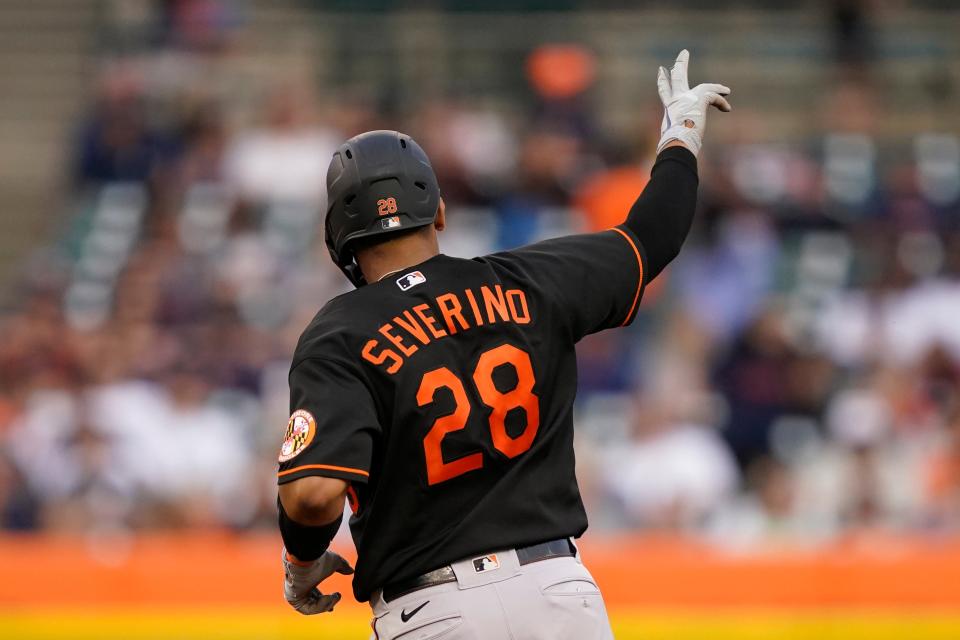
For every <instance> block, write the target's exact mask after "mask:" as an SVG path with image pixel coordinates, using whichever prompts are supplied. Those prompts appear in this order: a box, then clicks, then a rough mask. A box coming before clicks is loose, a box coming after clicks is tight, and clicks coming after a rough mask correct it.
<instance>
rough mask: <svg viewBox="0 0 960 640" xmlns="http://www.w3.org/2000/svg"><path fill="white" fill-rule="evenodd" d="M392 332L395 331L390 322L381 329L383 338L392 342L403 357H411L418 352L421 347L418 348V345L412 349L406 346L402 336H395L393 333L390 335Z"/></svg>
mask: <svg viewBox="0 0 960 640" xmlns="http://www.w3.org/2000/svg"><path fill="white" fill-rule="evenodd" d="M392 330H393V325H392V324H390V323H389V322H388V323H387V324H385V325H383V326H382V327H380V333H381V334H383V337H384V338H386V339H387V340H389V341H390V342H392V343H393V344H394V346H396V347H397V349H400V351H401V352H402V353H403V355H405V356H407V357H409V356H412V355H413V354H414V353H416V352H417V349H418V348H419V347H417V346H416V345H414V346H412V347H407V346H405V345H404V344H403V339H402V338H401V337H400V336H395V335H393V334H392V333H390V332H391V331H392Z"/></svg>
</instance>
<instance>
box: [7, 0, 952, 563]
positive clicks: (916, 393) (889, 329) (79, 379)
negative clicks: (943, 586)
mask: <svg viewBox="0 0 960 640" xmlns="http://www.w3.org/2000/svg"><path fill="white" fill-rule="evenodd" d="M114 4H115V5H116V7H118V8H117V9H116V12H117V15H115V16H113V21H114V28H113V31H112V32H111V39H110V45H109V47H108V53H109V55H106V56H104V63H103V71H102V73H100V75H99V78H98V80H97V85H96V87H95V88H94V89H93V90H92V93H93V94H95V95H94V97H93V99H92V100H91V103H90V105H89V109H88V110H87V111H86V113H84V114H82V116H80V117H78V121H77V123H76V124H77V126H76V131H77V135H76V136H75V139H74V140H73V141H72V143H71V145H72V146H70V148H69V149H68V150H67V151H66V152H67V153H69V154H71V158H72V175H71V182H70V184H69V185H67V186H65V189H68V195H69V201H70V203H71V211H70V214H69V215H68V216H66V222H65V223H64V225H63V226H62V228H61V233H60V234H59V236H58V237H57V238H55V239H54V240H55V243H54V245H53V246H51V247H48V248H44V249H40V250H37V251H36V252H34V255H33V257H32V258H31V259H30V261H29V262H28V264H26V265H25V266H24V268H23V269H22V272H21V273H22V275H21V277H20V279H19V281H18V282H17V283H16V286H17V290H16V293H15V295H13V296H11V298H12V299H13V301H14V302H13V304H11V305H9V306H8V307H7V308H6V309H5V310H4V311H3V313H2V315H0V331H2V335H3V339H2V341H0V443H2V444H0V526H2V527H3V528H5V529H8V530H36V529H47V530H68V531H93V532H96V531H115V530H126V529H132V530H139V529H152V528H177V527H227V528H231V529H238V530H245V529H249V528H255V527H269V526H273V518H274V516H273V513H274V499H275V480H274V478H275V470H276V467H275V456H276V452H277V450H278V447H279V444H280V440H281V437H282V432H283V428H284V426H285V424H286V420H287V413H288V412H287V384H286V374H287V369H288V366H289V358H290V355H291V353H292V350H293V346H294V344H295V342H296V339H297V337H298V335H299V332H300V331H301V330H302V329H303V327H304V326H306V324H307V322H308V321H309V319H310V318H311V317H312V315H313V314H314V313H315V312H316V310H317V309H318V308H319V307H320V306H321V305H322V304H323V303H324V302H325V301H326V300H327V299H328V298H329V297H331V296H333V295H336V294H339V293H341V292H344V291H346V290H347V289H348V285H347V283H346V281H345V280H344V279H343V278H342V277H341V275H340V274H339V272H338V271H337V270H336V269H335V268H334V267H333V265H332V264H331V263H330V261H329V259H328V257H327V255H326V250H325V248H324V247H323V244H322V239H321V232H322V228H321V227H322V225H321V224H320V223H321V222H322V215H323V210H324V197H325V196H324V177H325V172H326V165H327V162H328V159H329V157H330V155H331V152H332V151H333V149H334V148H335V147H336V146H337V145H338V144H339V142H340V141H341V140H343V139H344V138H346V137H348V136H351V135H354V134H355V133H358V132H360V131H363V130H368V129H374V128H396V129H401V130H404V131H406V132H409V133H410V134H411V135H413V136H414V137H415V138H417V139H418V140H419V141H420V143H421V144H422V145H423V146H424V148H425V149H426V150H427V152H428V153H429V154H430V156H431V158H432V159H433V162H434V167H435V169H436V171H437V173H438V176H439V179H440V184H441V189H442V192H443V195H444V197H445V199H446V202H447V205H448V215H449V218H450V228H449V230H448V231H446V232H445V233H444V234H443V235H444V238H443V243H444V244H443V246H444V250H445V252H447V253H452V254H456V255H468V254H473V255H476V254H482V253H486V252H489V251H492V250H496V249H500V248H505V247H512V246H517V245H520V244H523V243H526V242H529V241H532V240H535V239H538V238H542V237H547V236H551V235H559V234H562V233H568V232H575V231H581V230H594V229H602V228H606V227H608V226H610V225H612V224H615V223H617V222H618V221H619V220H620V219H621V218H622V217H623V216H624V215H625V213H626V210H627V208H628V207H629V205H630V204H631V203H632V201H633V199H634V197H635V196H636V194H637V193H638V192H639V190H640V189H641V188H642V186H643V184H644V181H645V176H646V175H647V173H648V171H649V167H650V164H651V161H652V157H651V153H652V149H653V145H654V143H655V136H656V135H657V133H658V131H659V127H658V125H659V117H660V110H659V105H658V103H657V102H656V92H655V91H654V84H653V74H652V73H651V72H650V70H649V69H638V70H637V82H641V83H642V82H647V81H648V80H649V82H648V84H649V91H648V94H649V101H648V103H647V104H643V105H639V106H638V108H637V116H636V123H635V126H633V127H631V128H630V130H625V131H619V132H618V134H617V135H610V134H609V133H608V131H607V130H605V128H604V127H603V126H601V123H599V122H598V121H597V115H596V112H595V110H594V109H593V102H592V101H591V100H589V99H585V98H584V96H588V95H589V92H590V86H591V83H592V81H593V78H594V76H595V74H596V67H597V65H598V64H599V63H600V62H599V61H598V60H597V59H596V58H595V57H594V56H593V54H591V52H590V51H589V49H588V48H582V47H578V46H573V45H554V46H541V47H539V48H537V49H535V50H533V51H532V52H531V55H530V57H529V58H528V59H527V61H526V67H525V77H526V79H527V81H528V83H529V86H528V87H526V88H525V93H522V95H518V96H516V100H515V105H514V108H513V109H512V110H506V111H505V110H500V109H496V108H489V107H487V106H486V105H485V103H483V102H477V103H474V102H471V101H470V100H466V99H463V98H462V97H448V98H444V99H430V100H425V101H423V103H422V104H419V105H416V106H414V107H413V108H410V109H406V108H405V109H402V110H396V109H392V108H391V107H390V105H389V104H385V103H383V101H378V100H375V99H365V98H363V97H360V96H357V95H352V94H350V93H349V92H343V93H337V92H333V93H331V92H329V91H327V90H326V89H325V88H324V87H317V86H312V83H311V82H308V81H303V79H302V78H292V79H291V78H287V77H285V76H284V74H282V73H277V80H276V81H275V82H267V83H262V84H260V85H255V86H249V85H248V84H247V83H246V82H245V80H244V76H243V75H242V74H236V75H231V67H230V55H231V53H230V52H231V51H232V50H233V48H235V47H242V46H243V44H242V34H243V30H244V12H243V11H241V10H239V9H237V8H236V5H235V4H234V3H229V2H217V1H213V0H203V1H190V2H188V1H183V2H163V3H156V5H155V8H154V10H153V11H151V12H148V19H143V20H139V21H138V20H137V19H135V17H134V18H131V17H130V16H129V15H127V13H125V12H124V10H122V9H121V8H120V7H123V3H114ZM856 4H857V3H842V2H841V3H837V7H839V8H838V9H837V11H836V16H835V21H834V22H833V23H832V24H833V25H834V28H835V29H836V33H837V45H838V46H837V47H836V52H835V60H834V61H833V63H832V64H834V65H835V66H836V71H835V78H836V80H835V82H834V84H833V86H832V88H831V90H830V92H829V93H828V94H827V95H825V96H824V99H823V104H824V106H823V108H822V111H821V112H819V113H820V114H819V115H815V117H814V118H813V120H814V124H813V126H811V128H810V131H809V132H808V134H807V136H806V142H805V143H804V144H789V145H787V144H781V143H780V141H778V140H777V139H776V136H775V135H770V132H769V131H765V128H764V123H763V114H762V113H759V112H753V114H752V116H751V117H752V118H753V119H754V121H753V122H751V123H750V125H751V126H749V127H747V126H744V120H739V121H733V120H732V121H731V122H739V123H740V125H739V127H735V126H734V125H729V129H730V130H732V131H733V133H730V132H729V131H728V133H727V135H725V136H723V137H722V138H721V137H720V136H719V135H716V137H714V136H711V135H710V134H711V132H710V131H708V136H707V138H708V140H707V145H706V147H705V154H704V155H703V156H702V159H701V205H700V211H699V214H698V218H697V222H696V224H695V228H694V231H693V234H692V236H691V238H690V240H689V241H688V244H687V246H686V247H685V248H684V251H683V252H682V254H681V257H680V258H679V259H678V261H677V262H675V263H674V264H673V265H672V266H671V267H670V268H669V269H668V270H667V272H666V273H665V274H664V275H663V276H661V277H660V278H659V280H658V281H657V282H656V283H655V284H654V285H653V286H651V287H650V288H649V289H648V291H647V294H646V300H645V303H644V305H643V306H642V307H641V311H640V315H639V316H638V319H637V321H636V322H635V324H634V326H633V327H632V328H631V329H630V330H626V331H617V332H606V333H603V334H599V335H596V336H592V337H591V338H589V339H588V340H586V341H584V343H583V344H582V345H581V347H580V350H579V357H580V366H581V382H580V392H579V416H578V433H577V446H578V473H579V476H580V478H581V482H582V487H583V492H584V497H585V501H586V502H587V505H588V510H589V511H590V512H591V522H592V526H593V527H594V528H596V529H618V530H640V529H655V530H667V531H683V532H688V533H693V534H696V535H699V536H703V537H705V538H707V539H711V540H715V541H717V542H718V543H722V544H729V545H746V544H753V543H758V542H763V543H779V542H790V543H800V544H808V543H809V544H814V543H816V542H818V541H822V540H825V539H829V538H831V537H835V536H837V535H840V534H844V533H846V532H850V531H856V530H859V529H863V528H869V529H877V528H879V529H883V530H890V531H923V532H931V533H934V534H935V533H938V532H944V531H949V530H953V531H956V530H958V528H960V320H958V319H960V280H958V276H960V138H958V136H957V135H956V132H953V133H950V132H949V131H943V130H941V131H927V132H917V134H916V135H910V136H906V137H895V138H891V137H889V136H883V135H881V134H879V133H878V131H879V128H878V127H877V120H878V119H879V118H880V117H881V114H880V113H879V110H880V109H882V101H881V100H880V99H879V98H878V95H877V89H876V86H875V85H874V84H872V83H871V82H870V78H871V65H872V64H874V63H873V62H872V61H871V58H870V56H871V54H870V51H871V49H870V47H869V46H867V45H866V44H864V45H863V46H851V42H853V43H858V42H860V41H861V40H862V41H863V42H864V43H865V42H866V40H867V38H868V34H865V33H862V31H863V26H862V24H861V21H860V20H859V18H858V17H857V14H856V12H855V11H854V12H853V14H852V17H851V15H848V14H847V13H844V11H843V10H842V9H843V8H844V7H847V6H848V5H856ZM241 6H242V5H241ZM858 39H860V40H858ZM131 42H137V43H142V42H149V43H150V45H149V47H146V48H139V49H138V50H136V51H131V45H130V43H131ZM693 56H694V58H695V59H696V56H697V51H696V49H694V50H693ZM693 68H694V69H696V60H695V61H694V66H693ZM717 76H718V77H717V80H719V81H726V79H725V78H724V77H721V76H720V75H719V73H717ZM697 77H699V76H697ZM853 78H865V79H866V80H865V81H859V82H855V81H853ZM731 84H732V82H731ZM736 97H737V95H736V85H734V95H733V102H734V105H735V109H737V108H741V105H740V104H738V103H737V102H736ZM954 99H955V98H954ZM742 108H744V109H746V110H749V107H748V106H746V105H743V107H742ZM725 127H728V124H727V123H725V122H723V123H721V122H720V118H714V119H713V121H712V123H711V129H712V131H713V133H714V134H717V130H718V129H724V128H725ZM543 392H544V393H549V390H544V391H543Z"/></svg>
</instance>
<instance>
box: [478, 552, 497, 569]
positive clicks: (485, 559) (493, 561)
mask: <svg viewBox="0 0 960 640" xmlns="http://www.w3.org/2000/svg"><path fill="white" fill-rule="evenodd" d="M499 568H500V559H499V558H497V554H495V553H491V554H490V555H488V556H481V557H479V558H474V559H473V570H474V571H476V572H477V573H484V572H485V571H495V570H497V569H499Z"/></svg>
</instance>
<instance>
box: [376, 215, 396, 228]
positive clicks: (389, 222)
mask: <svg viewBox="0 0 960 640" xmlns="http://www.w3.org/2000/svg"><path fill="white" fill-rule="evenodd" d="M380 224H381V225H383V228H384V229H396V228H397V227H399V226H400V216H390V217H389V218H384V219H383V220H381V221H380Z"/></svg>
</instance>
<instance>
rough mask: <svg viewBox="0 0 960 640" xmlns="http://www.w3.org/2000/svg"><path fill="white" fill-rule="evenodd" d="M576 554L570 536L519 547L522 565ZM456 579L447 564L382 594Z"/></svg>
mask: <svg viewBox="0 0 960 640" xmlns="http://www.w3.org/2000/svg"><path fill="white" fill-rule="evenodd" d="M575 555H577V548H576V547H574V546H573V543H572V542H571V541H570V540H569V539H568V538H561V539H560V540H551V541H550V542H541V543H540V544H535V545H531V546H529V547H520V548H519V549H517V559H518V560H519V561H520V566H523V565H525V564H530V563H531V562H540V561H541V560H549V559H550V558H570V557H572V556H575ZM456 581H457V576H456V574H455V573H454V572H453V567H451V566H450V565H447V566H445V567H440V568H439V569H434V570H433V571H428V572H427V573H424V574H423V575H420V576H417V577H416V578H410V579H409V580H399V581H397V582H393V583H391V584H388V585H387V586H385V587H384V588H383V593H382V594H381V596H382V597H383V601H384V602H390V601H391V600H396V599H397V598H399V597H400V596H405V595H407V594H408V593H413V592H414V591H419V590H420V589H426V588H427V587H435V586H437V585H438V584H446V583H448V582H456Z"/></svg>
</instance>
